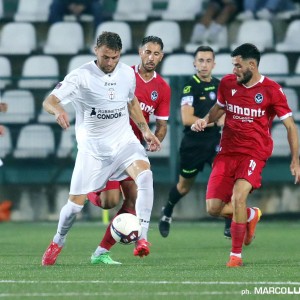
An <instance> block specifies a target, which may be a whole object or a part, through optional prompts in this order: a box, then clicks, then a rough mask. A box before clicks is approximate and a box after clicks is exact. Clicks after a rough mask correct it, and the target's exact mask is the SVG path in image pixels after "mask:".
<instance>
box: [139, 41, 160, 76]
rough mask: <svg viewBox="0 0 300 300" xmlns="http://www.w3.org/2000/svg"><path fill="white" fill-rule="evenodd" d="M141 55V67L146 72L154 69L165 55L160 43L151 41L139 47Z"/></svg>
mask: <svg viewBox="0 0 300 300" xmlns="http://www.w3.org/2000/svg"><path fill="white" fill-rule="evenodd" d="M139 55H140V57H141V67H142V68H143V69H144V70H145V71H146V72H152V71H154V70H155V69H156V67H157V65H158V64H159V63H160V62H161V60H162V58H163V56H164V54H163V52H162V50H161V48H160V45H159V44H157V43H151V42H150V43H147V44H145V45H144V46H143V47H141V48H140V49H139Z"/></svg>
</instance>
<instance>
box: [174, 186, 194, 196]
mask: <svg viewBox="0 0 300 300" xmlns="http://www.w3.org/2000/svg"><path fill="white" fill-rule="evenodd" d="M177 190H178V192H179V194H181V195H182V196H185V195H186V194H188V193H189V191H190V190H191V188H190V187H189V186H185V185H177Z"/></svg>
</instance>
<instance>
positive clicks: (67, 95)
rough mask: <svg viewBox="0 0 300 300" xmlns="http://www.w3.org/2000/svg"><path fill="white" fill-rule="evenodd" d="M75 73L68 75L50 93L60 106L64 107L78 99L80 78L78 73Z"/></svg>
mask: <svg viewBox="0 0 300 300" xmlns="http://www.w3.org/2000/svg"><path fill="white" fill-rule="evenodd" d="M76 71H77V70H76ZM76 71H73V72H71V73H69V74H68V75H67V76H66V77H65V78H64V80H63V81H61V82H59V83H58V84H57V85H56V87H55V88H54V90H53V91H52V92H51V94H53V95H54V96H56V97H57V98H58V99H59V100H60V101H61V104H62V105H66V104H67V103H69V102H72V101H74V99H76V98H78V92H79V86H80V77H79V73H78V72H76Z"/></svg>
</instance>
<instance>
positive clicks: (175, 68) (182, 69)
mask: <svg viewBox="0 0 300 300" xmlns="http://www.w3.org/2000/svg"><path fill="white" fill-rule="evenodd" d="M193 62H194V57H193V55H191V54H170V55H168V56H167V57H166V58H164V59H163V61H162V65H161V75H163V76H172V75H175V76H180V75H190V76H191V75H193V74H194V73H195V68H194V64H193Z"/></svg>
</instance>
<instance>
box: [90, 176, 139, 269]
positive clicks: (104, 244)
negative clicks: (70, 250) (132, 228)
mask: <svg viewBox="0 0 300 300" xmlns="http://www.w3.org/2000/svg"><path fill="white" fill-rule="evenodd" d="M121 186H122V193H123V197H124V198H125V199H124V201H123V205H122V206H121V208H120V209H119V211H118V212H117V214H116V215H115V216H114V218H115V217H116V216H118V215H120V214H122V213H130V214H134V215H135V199H136V184H135V182H134V181H133V180H132V179H131V178H129V179H128V180H123V181H122V182H121ZM116 192H118V198H119V199H120V189H118V190H116V189H113V190H109V185H107V186H106V191H105V192H104V193H105V194H106V195H105V196H106V198H107V199H106V202H110V203H112V202H114V201H115V200H116V199H114V198H115V197H116ZM101 198H102V194H101ZM111 200H113V201H111ZM114 218H113V219H114ZM113 219H112V220H111V222H110V224H109V225H108V226H107V229H106V231H105V234H104V237H103V238H102V240H101V242H100V244H99V246H98V247H97V249H96V250H95V252H94V253H93V255H92V257H91V262H92V263H93V264H99V263H104V264H120V263H119V262H116V261H114V260H112V259H111V258H110V256H109V254H108V253H109V251H110V249H111V248H112V247H113V246H114V245H115V243H116V241H115V240H114V238H113V237H112V235H111V232H110V226H111V223H112V221H113Z"/></svg>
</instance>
